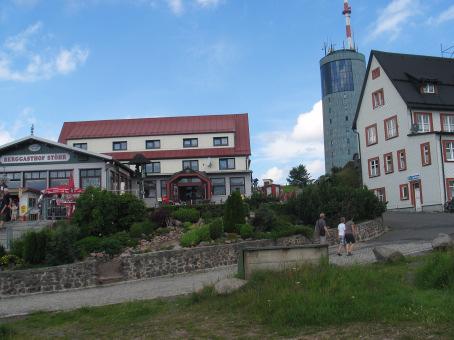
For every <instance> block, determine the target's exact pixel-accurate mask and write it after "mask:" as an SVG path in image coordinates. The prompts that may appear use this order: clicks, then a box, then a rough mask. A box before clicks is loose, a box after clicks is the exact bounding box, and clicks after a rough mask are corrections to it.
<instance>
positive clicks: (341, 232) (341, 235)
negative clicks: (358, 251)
mask: <svg viewBox="0 0 454 340" xmlns="http://www.w3.org/2000/svg"><path fill="white" fill-rule="evenodd" d="M337 232H338V238H339V247H338V248H337V255H338V256H342V254H341V250H342V248H344V249H345V252H347V246H346V245H347V243H346V242H345V217H341V219H340V223H339V225H338V226H337Z"/></svg>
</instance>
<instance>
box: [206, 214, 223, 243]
mask: <svg viewBox="0 0 454 340" xmlns="http://www.w3.org/2000/svg"><path fill="white" fill-rule="evenodd" d="M208 228H209V230H210V238H211V239H212V240H217V239H218V238H221V237H222V235H223V234H224V222H223V221H222V218H221V217H218V218H216V219H214V220H213V221H211V223H210V224H209V225H208Z"/></svg>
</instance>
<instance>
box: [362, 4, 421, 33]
mask: <svg viewBox="0 0 454 340" xmlns="http://www.w3.org/2000/svg"><path fill="white" fill-rule="evenodd" d="M419 8H420V0H392V1H391V2H390V3H389V4H388V6H386V7H385V9H383V10H380V15H379V17H378V19H377V20H376V21H375V23H374V25H373V29H372V32H371V34H370V36H369V39H373V38H376V37H378V36H380V35H387V36H388V37H389V38H390V39H391V40H394V39H396V38H397V37H398V36H399V34H400V32H401V30H402V28H403V26H404V25H405V24H407V23H408V20H409V19H410V18H412V17H414V16H415V15H417V14H418V13H419Z"/></svg>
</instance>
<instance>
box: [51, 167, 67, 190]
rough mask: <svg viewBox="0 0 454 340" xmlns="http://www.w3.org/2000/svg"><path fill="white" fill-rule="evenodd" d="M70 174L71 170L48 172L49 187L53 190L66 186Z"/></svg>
mask: <svg viewBox="0 0 454 340" xmlns="http://www.w3.org/2000/svg"><path fill="white" fill-rule="evenodd" d="M71 174H72V170H58V171H49V186H50V187H51V188H53V187H56V186H59V185H67V184H68V183H69V178H70V177H71Z"/></svg>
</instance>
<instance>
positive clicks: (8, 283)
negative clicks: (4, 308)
mask: <svg viewBox="0 0 454 340" xmlns="http://www.w3.org/2000/svg"><path fill="white" fill-rule="evenodd" d="M94 285H96V261H94V260H88V261H84V262H78V263H71V264H67V265H62V266H56V267H47V268H39V269H26V270H11V271H5V272H0V298H1V297H4V296H11V295H26V294H32V293H47V292H55V291H60V290H65V289H74V288H82V287H90V286H94Z"/></svg>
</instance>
